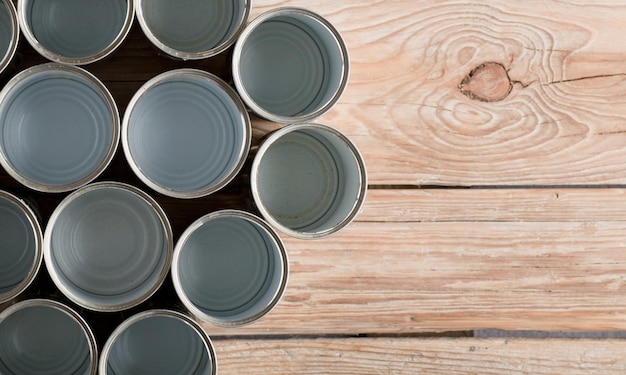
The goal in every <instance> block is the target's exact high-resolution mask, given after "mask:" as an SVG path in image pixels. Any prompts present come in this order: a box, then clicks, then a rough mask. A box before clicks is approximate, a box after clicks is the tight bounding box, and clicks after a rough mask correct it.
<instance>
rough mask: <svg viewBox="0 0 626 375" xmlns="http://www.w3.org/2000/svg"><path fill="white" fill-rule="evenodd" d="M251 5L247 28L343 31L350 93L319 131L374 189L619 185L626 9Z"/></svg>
mask: <svg viewBox="0 0 626 375" xmlns="http://www.w3.org/2000/svg"><path fill="white" fill-rule="evenodd" d="M253 5H254V12H253V15H252V17H254V16H255V15H257V14H259V13H261V12H263V11H266V10H269V9H271V8H273V7H276V6H302V7H307V8H309V9H312V10H315V11H317V12H319V13H321V14H322V15H324V16H326V17H327V18H328V19H329V20H330V21H332V22H333V23H334V24H335V25H336V26H337V27H338V29H339V30H340V31H341V32H342V34H343V36H344V38H345V40H346V42H347V44H348V46H349V50H350V56H351V62H352V74H351V80H350V85H349V87H348V89H347V91H346V93H345V94H344V96H343V97H342V99H341V100H340V102H339V104H338V105H337V106H336V107H335V108H334V109H333V110H332V111H331V112H330V113H329V114H328V115H327V116H325V117H324V118H322V119H320V122H325V123H328V124H331V125H333V126H336V127H338V128H340V129H342V130H343V131H344V132H345V133H347V134H348V135H349V136H351V137H352V138H353V139H354V140H355V142H356V143H357V145H359V146H360V147H361V149H362V151H363V154H364V155H365V158H366V162H367V165H368V167H369V172H370V181H371V183H372V184H411V185H445V186H453V185H537V184H538V185H546V184H550V185H581V184H608V183H610V184H624V183H625V182H626V169H625V168H623V160H624V159H626V148H624V144H625V143H626V70H625V69H624V64H623V60H624V56H625V55H626V39H625V38H623V36H622V34H623V33H622V25H623V20H624V19H626V3H623V2H619V1H604V2H602V3H599V2H595V1H594V2H585V1H576V2H572V1H523V2H514V1H513V2H512V1H507V0H498V1H471V2H467V1H461V2H459V1H405V0H388V1H376V0H368V1H362V0H347V1H342V2H341V4H339V3H337V2H336V1H333V0H313V1H311V0H257V1H254V2H253ZM485 63H496V64H499V66H501V67H502V69H500V70H498V69H493V70H491V71H488V72H483V73H484V74H478V75H477V76H475V82H474V84H473V85H472V86H471V88H472V89H473V90H474V94H476V95H474V96H472V97H468V96H467V95H464V93H462V91H463V90H461V89H460V85H461V83H463V82H464V80H465V79H466V78H467V76H468V74H470V73H471V72H472V71H474V70H475V69H476V68H477V67H480V66H481V65H482V64H485ZM503 81H504V82H503ZM509 84H510V85H511V90H510V93H508V94H507V95H502V93H501V91H502V87H503V86H504V87H506V86H508V85H509ZM466 94H467V92H466ZM470 96H471V95H470ZM501 96H504V98H501ZM481 98H482V99H491V100H495V99H500V100H496V101H492V102H485V101H482V100H480V99H481Z"/></svg>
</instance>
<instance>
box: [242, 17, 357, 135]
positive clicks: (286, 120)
mask: <svg viewBox="0 0 626 375" xmlns="http://www.w3.org/2000/svg"><path fill="white" fill-rule="evenodd" d="M285 14H301V15H304V16H307V17H310V18H312V19H314V20H315V21H317V22H319V23H320V24H322V25H323V26H324V27H325V28H326V29H327V30H328V31H329V32H330V33H331V34H332V35H333V38H334V39H335V41H336V43H337V45H338V46H339V48H340V50H341V54H342V60H343V70H342V78H341V83H340V85H339V87H338V88H337V90H336V92H335V94H334V95H333V96H332V98H330V99H329V100H328V101H327V102H326V103H324V105H323V106H321V107H320V108H319V109H317V110H316V111H314V112H312V113H310V114H305V115H298V116H283V115H277V114H275V113H271V112H270V111H267V110H266V109H264V108H262V107H261V106H260V105H258V104H257V103H256V102H255V101H254V99H252V97H251V96H250V95H249V94H248V92H247V91H246V89H245V86H244V84H243V82H242V79H241V75H240V74H239V71H240V61H241V53H242V49H243V45H244V44H245V42H246V40H247V39H248V37H249V36H250V34H251V33H252V32H253V31H254V30H255V29H256V28H257V27H258V26H259V25H260V24H262V23H263V22H265V21H267V20H269V19H271V18H274V17H277V16H281V15H285ZM232 72H233V81H234V83H235V87H236V88H237V91H238V92H239V95H240V96H241V98H242V99H243V101H244V102H245V103H246V105H247V106H248V107H249V108H250V109H251V110H252V111H253V112H255V113H256V114H258V115H259V116H261V117H263V118H265V119H267V120H270V121H273V122H277V123H281V124H298V123H306V122H309V121H311V120H314V119H316V118H318V117H320V116H322V115H323V114H325V113H326V112H328V111H329V110H330V109H331V108H332V107H333V106H334V105H335V104H336V103H337V102H338V101H339V99H340V97H341V95H342V94H343V92H344V91H345V89H346V87H347V86H348V79H349V76H350V56H349V54H348V47H347V45H346V42H345V41H344V39H343V37H342V36H341V34H340V33H339V30H337V28H335V26H334V25H333V24H331V23H330V22H329V21H328V20H327V19H326V18H324V17H322V16H321V15H319V14H317V13H315V12H313V11H311V10H308V9H304V8H299V7H279V8H275V9H272V10H269V11H267V12H265V13H263V14H261V15H260V16H258V17H257V18H255V19H254V20H253V21H252V22H250V23H249V24H248V25H247V26H246V27H245V28H244V29H243V31H242V32H241V35H240V36H239V39H238V40H237V43H235V48H234V51H233V58H232Z"/></svg>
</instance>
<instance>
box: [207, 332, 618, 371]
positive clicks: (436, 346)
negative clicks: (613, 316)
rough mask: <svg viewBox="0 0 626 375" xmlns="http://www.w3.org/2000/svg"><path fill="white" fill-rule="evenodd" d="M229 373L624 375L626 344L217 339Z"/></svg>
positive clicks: (221, 368)
mask: <svg viewBox="0 0 626 375" xmlns="http://www.w3.org/2000/svg"><path fill="white" fill-rule="evenodd" d="M214 344H215V347H216V351H217V358H218V361H219V363H218V366H219V371H220V372H221V373H223V374H249V375H256V374H258V375H265V374H311V375H312V374H316V375H317V374H328V375H330V374H337V375H339V374H341V375H368V374H371V375H380V374H393V375H416V374H420V375H450V374H455V375H478V374H480V375H509V374H510V375H512V374H515V375H563V374H567V375H594V374H596V375H621V374H624V373H626V358H625V357H624V353H625V352H626V341H623V340H606V341H598V340H523V339H515V340H512V339H509V340H506V339H470V338H467V339H466V338H457V339H406V338H405V339H401V338H396V339H389V338H355V339H325V338H321V339H315V340H311V339H288V340H241V341H240V340H216V341H215V342H214Z"/></svg>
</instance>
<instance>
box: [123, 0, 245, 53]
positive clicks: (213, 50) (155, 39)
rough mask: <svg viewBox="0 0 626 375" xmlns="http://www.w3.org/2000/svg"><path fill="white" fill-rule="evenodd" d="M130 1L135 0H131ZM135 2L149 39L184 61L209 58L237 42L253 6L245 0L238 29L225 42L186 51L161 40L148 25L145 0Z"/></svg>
mask: <svg viewBox="0 0 626 375" xmlns="http://www.w3.org/2000/svg"><path fill="white" fill-rule="evenodd" d="M129 1H133V0H129ZM148 1H149V0H148ZM134 2H135V12H136V14H137V21H139V26H140V27H141V30H142V31H143V33H144V35H145V36H146V38H148V40H149V41H150V42H151V43H152V44H153V45H154V46H155V47H157V48H158V49H159V50H161V51H163V52H165V53H166V54H168V55H169V56H172V57H174V58H177V59H180V60H183V61H187V60H201V59H206V58H209V57H213V56H216V55H219V54H220V53H222V52H224V51H226V50H227V49H228V48H229V47H230V46H232V45H233V44H235V42H236V41H237V39H238V38H239V35H240V34H241V32H242V31H243V29H244V28H245V26H246V22H247V21H248V17H249V15H250V8H251V2H250V0H244V14H243V17H242V19H241V22H240V23H239V25H238V26H237V29H236V30H235V32H234V33H233V35H231V37H230V38H228V39H227V40H225V41H224V42H222V43H220V44H219V45H217V46H215V47H213V48H211V49H209V50H206V51H201V52H186V51H180V50H177V49H175V48H172V47H170V46H168V45H167V44H165V43H163V42H161V40H160V39H159V38H158V37H157V36H156V35H155V34H154V33H153V32H152V30H151V29H150V27H149V26H148V23H147V22H146V19H145V16H144V11H143V7H142V4H143V2H144V0H134Z"/></svg>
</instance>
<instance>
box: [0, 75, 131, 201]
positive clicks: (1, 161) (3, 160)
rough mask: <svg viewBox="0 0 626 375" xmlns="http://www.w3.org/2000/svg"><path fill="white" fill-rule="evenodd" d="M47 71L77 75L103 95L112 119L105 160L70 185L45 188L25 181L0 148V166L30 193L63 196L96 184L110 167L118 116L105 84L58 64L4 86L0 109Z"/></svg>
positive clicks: (20, 76) (39, 184) (26, 179)
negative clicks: (25, 82) (20, 88)
mask: <svg viewBox="0 0 626 375" xmlns="http://www.w3.org/2000/svg"><path fill="white" fill-rule="evenodd" d="M47 71H65V72H69V73H72V74H77V75H80V76H82V77H83V78H85V79H87V80H88V81H89V82H90V83H92V84H93V85H94V88H95V89H97V90H98V91H99V92H100V93H101V94H102V97H103V98H104V99H105V101H106V103H107V106H108V107H109V111H110V114H111V118H112V119H113V124H112V127H113V136H112V137H111V144H110V145H109V147H108V150H107V153H106V156H105V157H104V159H103V160H102V163H101V164H100V165H99V166H98V168H96V169H95V170H94V171H92V172H91V173H90V174H88V175H87V176H85V177H84V178H82V179H80V180H78V181H76V182H74V183H71V184H66V185H46V184H41V183H39V182H36V181H33V180H31V179H29V178H27V177H25V176H24V175H22V174H21V173H20V172H19V171H18V170H16V169H15V168H14V167H13V165H12V164H11V163H10V162H9V161H8V160H7V157H6V155H5V154H4V150H2V147H0V165H2V167H4V169H5V170H6V171H7V173H8V174H9V175H11V177H13V178H14V179H16V180H17V181H18V182H19V183H21V184H22V185H24V186H26V187H28V188H31V189H33V190H37V191H40V192H44V193H63V192H67V191H71V190H75V189H77V188H79V187H82V186H85V185H87V184H88V183H90V182H91V181H93V180H95V179H96V178H97V177H98V176H99V175H100V174H102V172H104V170H105V169H106V168H107V167H108V166H109V164H110V163H111V161H112V160H113V157H114V156H115V152H116V150H117V145H118V143H119V139H120V115H119V111H118V108H117V105H116V104H115V100H114V99H113V96H112V95H111V93H110V92H109V90H108V89H107V88H106V86H104V84H103V83H102V82H101V81H100V80H99V79H98V78H96V76H94V75H93V74H91V73H89V72H88V71H87V70H85V69H83V68H80V67H77V66H72V65H66V64H59V63H45V64H41V65H36V66H33V67H31V68H28V69H26V70H24V71H22V72H20V73H18V74H17V75H15V76H14V77H13V78H12V79H11V80H10V81H9V82H8V83H7V84H6V86H4V88H3V89H2V91H0V105H2V103H3V102H4V101H5V100H6V97H7V96H8V95H9V94H10V92H11V90H12V89H13V88H14V87H15V86H16V85H18V84H19V83H20V82H21V81H22V80H24V79H26V78H28V77H30V76H32V75H35V74H38V73H41V72H47Z"/></svg>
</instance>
